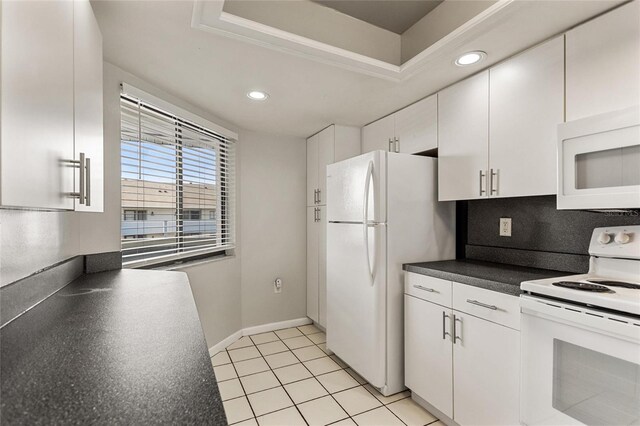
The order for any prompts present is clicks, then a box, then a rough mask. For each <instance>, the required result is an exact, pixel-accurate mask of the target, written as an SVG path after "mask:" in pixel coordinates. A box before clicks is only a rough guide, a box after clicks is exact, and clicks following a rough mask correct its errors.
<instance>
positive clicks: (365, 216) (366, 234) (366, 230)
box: [362, 161, 375, 286]
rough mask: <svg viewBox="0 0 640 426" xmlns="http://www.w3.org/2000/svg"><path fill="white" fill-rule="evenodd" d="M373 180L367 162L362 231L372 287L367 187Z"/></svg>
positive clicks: (371, 171) (370, 164)
mask: <svg viewBox="0 0 640 426" xmlns="http://www.w3.org/2000/svg"><path fill="white" fill-rule="evenodd" d="M372 180H373V161H369V166H368V167H367V175H366V177H365V180H364V199H363V205H362V229H363V233H364V253H365V257H366V258H367V275H368V276H369V282H370V284H371V286H373V284H374V282H375V280H374V276H373V271H372V270H371V258H370V254H369V186H370V184H371V181H372Z"/></svg>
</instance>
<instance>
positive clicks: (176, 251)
mask: <svg viewBox="0 0 640 426" xmlns="http://www.w3.org/2000/svg"><path fill="white" fill-rule="evenodd" d="M120 106H121V120H122V121H121V199H122V219H123V220H122V226H121V242H122V243H121V244H122V260H123V264H124V266H128V267H136V266H145V265H152V264H153V265H157V264H164V263H171V262H175V261H177V260H184V259H187V258H197V257H202V256H210V255H212V254H215V253H224V252H225V251H226V250H229V249H231V248H233V247H234V244H235V241H234V232H233V230H234V226H233V225H234V224H233V218H234V215H233V212H234V210H233V206H234V202H235V199H234V197H235V191H234V186H235V158H234V148H235V146H234V145H235V143H234V141H233V140H232V139H229V138H226V137H224V136H222V135H220V134H219V133H217V132H214V131H212V130H209V129H207V128H205V127H203V126H201V125H199V124H196V123H194V122H193V121H190V120H187V119H184V118H181V117H179V116H177V115H175V114H172V113H170V112H168V111H166V107H164V108H163V109H160V108H159V107H156V106H154V105H151V104H149V103H147V102H145V101H142V100H140V99H138V98H137V97H134V96H131V95H128V94H123V95H121V98H120ZM176 109H177V108H176Z"/></svg>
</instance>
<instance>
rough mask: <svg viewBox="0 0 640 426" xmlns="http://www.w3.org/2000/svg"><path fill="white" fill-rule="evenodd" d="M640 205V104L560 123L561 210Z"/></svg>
mask: <svg viewBox="0 0 640 426" xmlns="http://www.w3.org/2000/svg"><path fill="white" fill-rule="evenodd" d="M631 208H640V108H639V107H633V108H627V109H623V110H620V111H614V112H610V113H606V114H601V115H597V116H594V117H588V118H584V119H580V120H575V121H571V122H568V123H564V124H560V125H559V126H558V209H631Z"/></svg>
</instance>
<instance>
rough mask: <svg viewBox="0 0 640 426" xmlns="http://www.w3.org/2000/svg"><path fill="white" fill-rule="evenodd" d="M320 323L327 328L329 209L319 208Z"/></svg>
mask: <svg viewBox="0 0 640 426" xmlns="http://www.w3.org/2000/svg"><path fill="white" fill-rule="evenodd" d="M317 214H318V222H317V228H318V323H319V324H320V325H321V326H323V327H325V328H326V327H327V207H326V206H319V207H318V213H317Z"/></svg>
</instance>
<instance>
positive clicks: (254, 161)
mask: <svg viewBox="0 0 640 426" xmlns="http://www.w3.org/2000/svg"><path fill="white" fill-rule="evenodd" d="M239 148H240V149H239V161H240V163H241V172H240V175H241V185H242V191H241V196H240V205H241V208H240V228H241V238H240V239H239V242H240V250H241V258H242V275H241V277H242V325H243V327H250V326H254V325H260V324H264V323H270V322H278V321H284V320H287V319H293V318H301V317H305V316H306V310H307V309H306V281H307V278H306V241H307V239H306V207H305V205H306V198H305V194H306V173H307V172H306V143H305V140H303V139H300V138H295V137H287V136H274V135H264V134H258V133H253V132H243V131H241V132H240V146H239ZM276 277H280V278H282V279H283V287H282V293H280V294H275V293H274V292H273V281H274V279H275V278H276Z"/></svg>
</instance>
